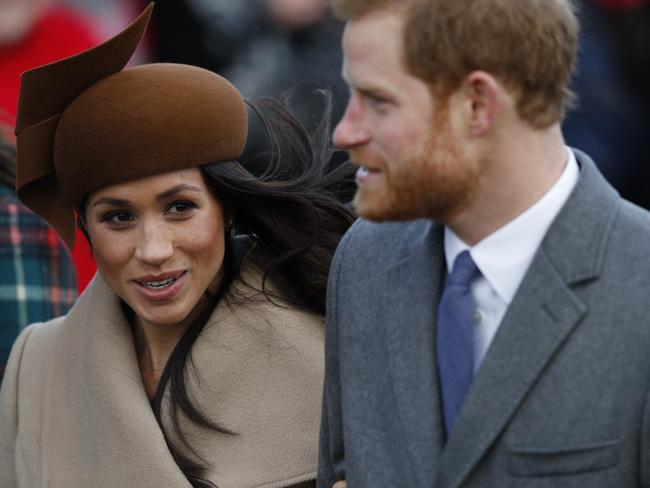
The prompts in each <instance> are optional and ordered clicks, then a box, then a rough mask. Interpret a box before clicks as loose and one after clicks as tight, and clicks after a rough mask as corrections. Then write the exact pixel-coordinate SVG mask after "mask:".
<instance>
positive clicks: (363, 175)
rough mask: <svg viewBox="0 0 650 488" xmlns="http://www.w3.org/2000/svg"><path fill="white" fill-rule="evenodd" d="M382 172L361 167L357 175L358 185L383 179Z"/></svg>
mask: <svg viewBox="0 0 650 488" xmlns="http://www.w3.org/2000/svg"><path fill="white" fill-rule="evenodd" d="M381 175H382V171H381V170H379V169H374V168H369V167H368V166H359V169H358V170H357V173H356V182H357V185H366V184H368V183H372V182H373V181H375V180H376V179H377V178H379V177H381Z"/></svg>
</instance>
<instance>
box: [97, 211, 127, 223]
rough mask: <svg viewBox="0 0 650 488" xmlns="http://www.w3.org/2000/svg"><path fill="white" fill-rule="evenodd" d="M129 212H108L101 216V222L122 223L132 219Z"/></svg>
mask: <svg viewBox="0 0 650 488" xmlns="http://www.w3.org/2000/svg"><path fill="white" fill-rule="evenodd" d="M132 218H133V217H132V216H131V214H129V213H127V212H109V213H107V214H106V215H104V216H103V217H102V222H108V223H110V224H124V223H127V222H130V221H131V220H132Z"/></svg>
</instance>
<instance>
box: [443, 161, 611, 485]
mask: <svg viewBox="0 0 650 488" xmlns="http://www.w3.org/2000/svg"><path fill="white" fill-rule="evenodd" d="M577 156H578V161H579V162H580V165H581V176H580V181H579V182H578V184H577V186H576V188H575V190H574V192H573V194H572V196H571V197H570V199H569V201H568V202H567V204H566V205H565V206H564V208H563V210H562V211H561V212H560V214H559V215H558V217H557V218H556V220H555V222H554V223H553V225H552V226H551V228H550V229H549V232H548V234H547V236H546V237H545V239H544V241H543V243H542V245H541V247H540V249H539V250H538V252H537V255H536V257H535V259H534V260H533V263H532V264H531V267H530V268H529V270H528V272H527V273H526V276H525V277H524V280H523V282H522V284H521V285H520V288H519V290H518V291H517V294H516V296H515V298H514V300H513V301H512V303H511V304H510V306H509V307H508V311H507V313H506V315H505V317H504V318H503V321H502V323H501V325H500V327H499V331H498V332H497V335H496V336H495V338H494V341H493V343H492V345H491V346H490V349H489V351H488V354H487V355H486V357H485V360H484V362H483V364H482V365H481V368H480V370H479V371H478V373H477V376H476V378H475V380H474V384H473V385H472V388H471V389H470V391H469V393H468V396H467V398H466V400H465V404H464V405H463V408H462V410H461V412H460V415H459V417H458V420H457V423H456V426H455V427H454V431H453V433H452V435H451V436H450V438H449V441H448V444H447V446H446V447H445V450H444V452H443V455H442V460H441V470H440V473H439V476H438V480H437V483H436V485H435V486H436V488H457V487H459V486H461V484H462V483H463V481H464V480H465V479H466V478H467V477H468V475H470V473H471V471H472V469H473V468H474V467H475V466H476V465H477V463H478V462H479V461H480V460H481V458H482V457H483V456H484V455H485V453H486V452H487V451H488V449H489V448H490V446H491V445H492V444H493V443H494V442H495V441H496V440H497V438H498V437H499V435H500V434H501V433H502V432H503V430H504V428H505V427H506V425H507V423H508V422H509V420H510V419H511V418H512V416H513V415H514V414H515V412H516V411H517V408H518V407H519V405H520V404H521V403H522V401H523V400H524V398H525V396H526V395H527V393H528V392H529V391H530V390H531V388H532V387H533V385H534V384H535V382H536V381H537V379H538V378H539V376H540V375H541V374H542V373H543V371H544V369H545V367H546V366H547V365H548V364H549V362H550V361H552V358H553V356H554V355H555V354H556V353H557V352H558V350H559V349H560V348H561V347H562V344H563V343H564V342H565V341H566V340H567V338H568V337H569V336H570V334H571V333H572V331H573V330H574V329H575V328H576V327H577V326H578V325H579V323H580V320H581V319H582V317H583V316H584V315H585V313H586V312H587V308H586V306H585V305H584V304H583V303H581V301H580V300H579V299H578V297H577V296H576V294H575V292H574V290H573V288H574V287H575V286H578V285H579V284H585V283H588V282H589V281H591V280H594V279H597V277H598V275H599V274H600V269H601V267H602V257H603V254H604V249H605V245H606V242H607V238H608V236H609V233H610V229H611V225H612V222H613V221H614V218H615V216H616V214H617V212H618V205H617V203H618V200H619V197H618V195H617V194H616V192H615V191H614V190H613V189H612V188H611V187H610V186H609V185H608V184H607V183H606V182H605V180H604V179H603V178H602V176H601V175H600V174H599V173H598V171H597V170H596V168H595V166H594V165H593V163H592V162H591V161H590V160H589V158H588V157H587V156H585V155H584V154H582V153H579V152H577Z"/></svg>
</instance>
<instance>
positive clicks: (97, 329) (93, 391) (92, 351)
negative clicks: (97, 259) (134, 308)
mask: <svg viewBox="0 0 650 488" xmlns="http://www.w3.org/2000/svg"><path fill="white" fill-rule="evenodd" d="M80 301H81V302H82V303H79V304H78V306H76V307H75V308H74V309H73V311H72V312H71V314H70V316H69V317H68V318H67V322H68V323H74V324H75V325H74V326H72V327H67V328H66V329H65V330H64V329H62V333H61V334H59V335H57V336H56V341H57V344H55V345H54V346H55V348H56V350H58V351H74V353H73V354H72V355H71V356H68V357H61V356H55V357H53V359H52V360H53V363H54V364H53V365H52V368H51V373H50V374H51V376H52V377H51V379H50V381H49V382H48V383H49V391H48V396H47V402H46V405H47V408H46V409H45V411H46V413H45V416H46V417H45V419H44V428H43V443H44V463H43V464H44V468H45V469H44V474H43V476H44V478H45V480H44V486H65V483H66V482H69V481H70V479H71V478H70V477H71V473H76V475H75V476H77V481H78V482H79V486H82V485H83V486H89V487H92V486H168V487H170V488H190V484H189V482H188V481H187V479H186V478H185V476H184V475H183V474H182V472H181V471H180V469H179V468H178V466H177V465H176V463H175V462H174V460H173V458H172V456H171V453H170V452H169V450H168V448H167V445H166V443H165V440H164V438H163V435H162V431H161V430H160V428H159V426H158V423H157V422H156V419H155V417H154V415H153V411H152V409H151V406H150V404H149V400H148V398H147V396H146V393H145V391H144V387H143V385H142V380H141V378H140V375H139V368H138V364H137V360H136V354H135V350H134V345H133V339H132V335H131V331H130V329H129V327H126V326H125V321H124V318H123V315H122V311H121V308H120V305H119V300H118V298H117V297H116V296H115V295H114V294H113V293H112V292H111V291H110V289H109V288H108V286H107V285H106V283H105V282H104V281H103V280H102V279H101V278H99V277H95V279H94V282H93V284H92V286H90V287H89V293H87V294H85V295H84V296H82V297H81V298H80ZM98 310H100V311H101V313H96V312H97V311H98ZM93 311H94V312H95V313H93ZM75 343H76V344H75ZM66 372H67V374H66ZM80 399H82V400H81V401H80ZM48 412H55V413H56V416H54V415H49V413H48ZM73 438H74V440H73ZM62 439H68V440H70V444H69V445H74V446H82V448H81V449H79V450H76V451H75V452H61V449H60V447H59V446H60V445H61V440H62ZM124 453H132V455H127V456H125V455H124ZM107 460H114V461H113V462H107ZM118 463H119V464H118Z"/></svg>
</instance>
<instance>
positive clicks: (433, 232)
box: [381, 221, 445, 486]
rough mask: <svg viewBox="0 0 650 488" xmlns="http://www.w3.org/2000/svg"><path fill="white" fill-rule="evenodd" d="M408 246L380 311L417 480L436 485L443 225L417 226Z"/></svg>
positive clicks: (439, 443)
mask: <svg viewBox="0 0 650 488" xmlns="http://www.w3.org/2000/svg"><path fill="white" fill-rule="evenodd" d="M411 230H412V231H415V232H410V233H409V234H410V235H409V236H406V239H405V240H406V241H407V243H408V244H407V246H406V249H405V250H404V251H403V252H402V254H401V259H399V260H398V261H397V262H396V263H395V264H394V265H393V266H391V267H390V268H388V271H387V274H386V276H385V279H386V280H388V281H387V283H389V284H390V289H391V290H392V291H391V296H390V297H389V298H388V302H387V303H384V304H383V305H382V306H381V308H382V310H383V311H384V314H385V316H384V317H382V318H381V320H382V323H383V324H384V326H385V334H386V342H387V345H388V352H389V357H388V361H389V363H388V364H389V371H390V374H391V375H392V377H391V381H392V384H393V387H394V393H395V397H396V403H397V406H398V414H399V418H400V420H401V424H402V425H401V429H402V431H403V432H404V438H405V439H406V442H407V443H408V447H409V450H410V456H411V459H412V460H413V466H412V468H413V469H411V470H410V471H411V473H413V476H415V477H416V478H417V480H412V481H413V482H416V481H417V482H416V483H415V484H414V486H431V485H432V484H433V481H434V479H435V473H436V472H437V470H438V461H439V459H440V452H441V450H442V422H441V420H442V419H441V416H440V415H439V410H440V397H439V388H438V376H437V373H436V366H435V357H434V350H435V344H434V337H435V333H434V322H435V316H436V309H437V302H438V295H439V289H440V282H441V279H442V276H443V273H444V271H445V270H444V259H443V258H442V256H443V248H442V227H441V226H439V225H436V224H433V223H431V222H423V221H418V222H416V223H414V224H413V227H412V228H411Z"/></svg>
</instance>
